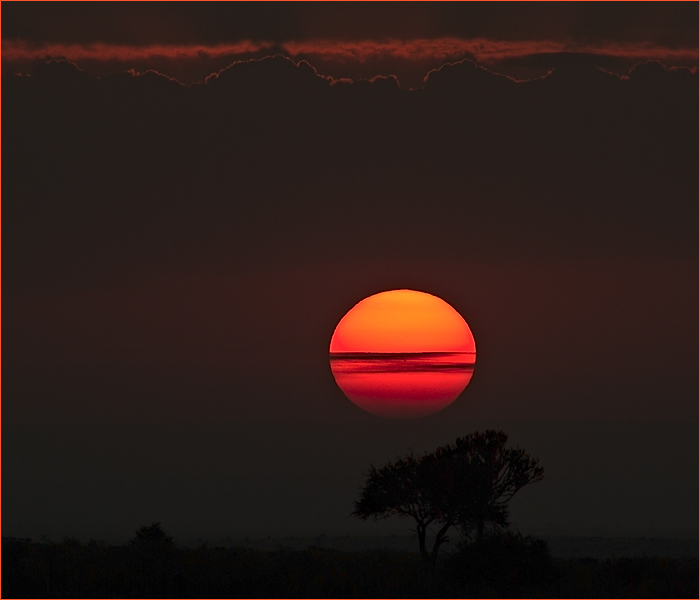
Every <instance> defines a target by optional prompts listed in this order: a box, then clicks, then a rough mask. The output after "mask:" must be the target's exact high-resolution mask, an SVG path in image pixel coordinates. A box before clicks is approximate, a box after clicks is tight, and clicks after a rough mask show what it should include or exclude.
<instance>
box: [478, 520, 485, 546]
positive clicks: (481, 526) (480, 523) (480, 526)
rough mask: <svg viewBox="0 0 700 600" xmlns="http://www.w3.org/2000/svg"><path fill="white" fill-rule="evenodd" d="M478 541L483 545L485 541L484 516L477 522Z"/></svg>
mask: <svg viewBox="0 0 700 600" xmlns="http://www.w3.org/2000/svg"><path fill="white" fill-rule="evenodd" d="M476 543H477V544H478V545H479V546H481V545H482V544H483V543H484V518H483V517H479V520H478V521H477V522H476Z"/></svg>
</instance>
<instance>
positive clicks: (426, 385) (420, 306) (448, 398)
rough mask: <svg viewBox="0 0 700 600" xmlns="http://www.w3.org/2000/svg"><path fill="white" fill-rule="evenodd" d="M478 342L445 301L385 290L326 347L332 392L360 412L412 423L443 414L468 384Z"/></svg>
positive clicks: (355, 310) (356, 309) (357, 309)
mask: <svg viewBox="0 0 700 600" xmlns="http://www.w3.org/2000/svg"><path fill="white" fill-rule="evenodd" d="M475 362H476V344H475V342H474V336H473V335H472V332H471V329H470V328H469V325H467V322H466V321H465V320H464V319H463V318H462V316H461V315H460V314H459V313H458V312H457V311H456V310H455V309H454V308H452V306H450V305H449V304H448V303H447V302H445V301H444V300H442V299H441V298H438V297H437V296H433V295H432V294H428V293H426V292H418V291H415V290H391V291H388V292H381V293H379V294H374V295H373V296H369V297H368V298H365V299H364V300H362V301H360V302H358V303H357V304H356V305H355V306H353V307H352V308H351V309H350V311H348V313H347V314H346V315H345V316H344V317H343V318H342V319H341V320H340V322H339V323H338V325H337V327H336V328H335V331H334V332H333V336H332V337H331V344H330V367H331V372H332V373H333V377H334V378H335V381H336V383H337V384H338V387H339V388H340V389H341V390H342V391H343V393H344V394H345V396H346V397H347V398H348V399H349V400H351V401H352V402H353V403H354V404H355V405H357V406H359V407H360V408H361V409H363V410H365V411H367V412H369V413H372V414H374V415H377V416H380V417H387V418H392V419H411V418H418V417H425V416H428V415H431V414H433V413H436V412H439V411H441V410H442V409H443V408H445V407H447V406H449V405H450V404H452V402H454V401H455V400H456V399H457V398H458V397H459V395H460V394H461V393H462V392H463V391H464V389H465V388H466V387H467V385H468V384H469V382H470V381H471V378H472V375H473V373H474V364H475Z"/></svg>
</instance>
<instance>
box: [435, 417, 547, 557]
mask: <svg viewBox="0 0 700 600" xmlns="http://www.w3.org/2000/svg"><path fill="white" fill-rule="evenodd" d="M507 441H508V436H507V435H506V434H505V433H504V432H502V431H494V430H489V431H485V432H484V433H479V432H478V431H477V432H475V433H473V434H471V435H468V436H466V437H463V438H458V439H457V440H456V441H455V443H454V444H450V445H447V446H443V447H441V448H438V449H437V450H436V451H435V452H434V453H433V454H432V455H429V456H430V458H431V460H433V461H434V462H435V463H436V464H437V465H440V467H439V469H438V473H440V476H441V479H440V480H439V481H438V482H437V483H438V485H439V489H440V490H441V492H440V497H441V498H442V499H443V502H445V503H446V506H445V507H444V509H443V510H445V512H449V513H450V514H454V515H456V516H455V518H454V520H455V522H456V523H458V524H459V526H460V527H461V528H462V531H463V532H464V534H465V535H466V536H468V535H469V534H470V533H471V532H472V531H476V539H477V542H478V543H481V542H483V538H484V526H485V525H486V523H492V524H494V525H496V526H507V525H508V506H507V503H508V501H509V500H510V499H511V498H512V497H513V496H514V495H515V494H516V493H517V492H518V491H519V490H520V489H522V488H523V487H524V486H526V485H528V484H531V483H537V482H538V481H541V480H542V479H543V478H544V468H542V467H540V466H539V459H538V458H532V457H530V456H529V455H528V454H527V453H526V452H525V451H524V450H522V449H520V448H507V447H506V442H507Z"/></svg>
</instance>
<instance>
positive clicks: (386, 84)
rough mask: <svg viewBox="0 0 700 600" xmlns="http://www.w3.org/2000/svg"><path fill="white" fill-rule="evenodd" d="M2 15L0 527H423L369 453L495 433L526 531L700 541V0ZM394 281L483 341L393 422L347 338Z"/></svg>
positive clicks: (242, 530)
mask: <svg viewBox="0 0 700 600" xmlns="http://www.w3.org/2000/svg"><path fill="white" fill-rule="evenodd" d="M319 4H320V6H319ZM2 17H3V18H2V90H3V96H2V100H3V116H4V117H5V118H4V131H3V133H4V140H3V141H4V145H3V149H4V153H3V154H4V156H3V158H4V160H3V170H2V172H3V176H4V177H3V188H2V192H3V194H2V200H3V209H4V210H3V213H4V214H3V216H4V227H3V250H4V261H3V267H4V268H3V271H4V273H3V275H4V277H3V284H4V286H3V291H4V297H3V300H4V302H3V308H4V316H5V319H4V323H3V325H4V331H3V334H4V335H3V350H4V367H5V369H4V374H5V378H4V387H3V392H4V393H3V395H2V409H3V410H2V416H3V426H2V450H3V456H4V461H3V467H4V472H3V475H4V477H3V482H4V483H5V486H4V492H5V493H4V494H3V536H8V535H14V536H18V537H25V536H26V537H33V538H34V539H40V538H41V536H43V535H47V536H48V537H49V538H51V539H55V540H60V539H62V537H63V536H74V537H78V538H82V539H85V540H87V539H89V538H95V539H106V540H111V541H125V540H126V539H128V538H129V537H130V536H132V535H133V532H134V531H135V530H136V529H137V528H138V527H140V526H141V525H147V524H150V523H152V522H154V521H160V522H161V523H162V525H163V527H164V528H165V530H166V531H167V532H168V533H170V534H171V535H173V536H174V537H175V539H176V540H178V539H182V540H184V539H194V538H201V539H212V540H213V539H222V538H225V537H227V536H231V537H234V538H236V537H241V536H250V537H266V536H273V537H282V536H286V535H296V536H301V535H319V534H321V533H323V534H326V535H345V534H349V535H374V534H383V533H386V532H391V533H410V532H409V527H410V524H409V523H407V522H402V521H391V520H390V521H387V522H379V523H373V522H362V521H359V520H357V519H353V518H352V517H350V516H349V515H350V513H351V511H352V509H353V506H352V504H353V501H354V500H355V499H357V498H358V497H359V489H360V486H361V484H362V483H363V477H364V474H365V473H366V472H367V469H368V467H369V465H370V463H372V464H374V465H376V466H380V465H382V464H384V463H386V462H388V461H390V460H392V459H394V458H395V457H396V456H398V455H403V454H405V453H407V452H408V451H409V449H412V450H414V451H416V452H419V453H420V452H424V451H431V450H433V449H435V448H437V447H438V446H441V445H444V444H447V443H451V442H453V441H454V440H455V438H457V437H461V436H464V435H467V434H469V433H471V432H473V431H476V430H484V429H487V428H488V429H501V430H503V431H505V432H506V433H508V434H509V440H510V443H511V444H513V445H517V446H520V447H522V448H524V449H525V450H526V451H528V452H529V453H531V454H532V455H534V456H538V457H539V458H540V461H541V465H542V466H543V467H544V469H545V479H544V480H543V481H542V482H540V483H538V484H537V485H533V486H529V487H527V488H525V489H523V490H522V491H521V492H519V494H518V495H517V496H516V497H515V498H514V499H513V500H512V501H511V504H510V506H511V517H512V521H513V523H514V525H515V526H516V527H518V528H519V529H521V530H522V531H523V532H535V533H537V532H540V533H548V534H557V533H561V534H563V533H577V534H581V535H606V536H613V535H624V536H647V537H649V536H656V535H658V536H692V537H694V536H697V531H698V520H697V519H698V516H697V515H698V512H697V507H698V428H697V423H698V404H697V362H696V359H697V338H696V333H695V332H696V325H697V320H696V318H697V317H696V315H697V313H696V307H697V272H698V264H697V241H698V238H697V222H698V220H697V217H698V213H697V210H698V204H697V158H698V154H697V152H698V139H697V131H698V121H697V114H698V113H697V106H698V73H697V66H698V64H697V63H698V59H697V57H698V51H697V48H698V33H697V27H696V24H697V20H698V6H697V3H536V4H531V3H515V4H513V3H440V2H435V3H422V2H416V3H362V4H354V3H353V4H352V5H348V4H346V3H294V2H291V3H245V2H241V3H211V4H210V3H172V4H170V3H150V2H140V3H109V2H101V3H78V4H74V5H70V6H69V5H68V4H67V3H62V2H52V3H26V2H22V3H20V2H15V3H7V2H5V3H3V4H2ZM403 288H408V289H415V290H419V291H424V292H428V293H430V294H433V295H436V296H438V297H440V298H442V299H444V300H445V301H446V302H448V303H449V304H450V305H451V306H453V307H454V308H455V309H456V310H457V311H458V312H459V313H460V314H461V315H462V316H463V317H464V318H465V319H466V321H467V322H468V323H469V327H470V329H471V331H472V332H473V334H474V338H475V340H476V346H477V352H478V354H477V364H476V368H475V371H474V376H473V378H472V381H471V383H470V384H469V386H468V387H467V389H466V391H465V392H464V393H463V394H462V396H461V397H460V398H458V399H457V400H456V401H455V402H454V403H453V404H452V405H450V406H449V407H447V408H446V409H444V410H443V411H441V412H439V413H436V414H434V415H431V416H429V417H425V418H421V419H414V420H391V419H382V418H380V417H376V416H374V415H371V414H368V413H365V412H363V411H362V410H360V409H359V408H358V407H356V406H355V405H354V404H353V403H351V402H350V401H349V400H348V399H346V398H345V397H344V396H343V394H342V392H341V391H340V390H339V389H338V387H337V386H336V384H335V382H334V380H333V377H332V374H331V371H330V368H329V365H328V349H329V343H330V339H331V335H332V333H333V331H334V328H335V326H336V325H337V323H338V322H339V321H340V319H341V318H342V317H343V315H344V314H345V313H346V312H347V311H348V310H349V309H350V308H351V307H352V306H354V305H355V304H356V303H357V302H359V301H360V300H362V299H363V298H365V297H367V296H369V295H371V294H375V293H378V292H381V291H385V290H390V289H403Z"/></svg>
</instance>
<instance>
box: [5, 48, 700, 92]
mask: <svg viewBox="0 0 700 600" xmlns="http://www.w3.org/2000/svg"><path fill="white" fill-rule="evenodd" d="M275 53H281V54H285V55H287V56H289V57H292V58H295V59H300V58H304V59H307V60H309V61H310V62H312V63H313V64H315V65H316V66H317V68H318V69H319V70H320V71H321V72H323V73H324V74H325V75H330V76H333V77H334V78H341V77H351V78H358V77H362V78H365V79H370V78H371V77H373V76H375V75H391V74H393V75H399V79H402V83H403V85H404V87H415V86H416V85H418V84H419V83H420V80H421V78H422V77H423V76H424V75H425V73H426V72H427V71H428V70H429V69H434V68H437V67H439V66H440V65H442V64H443V63H446V62H454V61H457V60H461V59H464V58H469V59H472V60H474V61H475V62H477V63H480V64H483V65H484V66H488V67H490V68H492V69H493V70H496V71H498V70H499V69H501V71H502V72H506V73H508V74H510V72H511V71H512V66H513V65H519V66H520V67H521V68H522V67H523V66H540V67H541V68H551V67H552V66H554V65H553V64H552V62H553V59H552V57H553V56H556V55H557V54H561V53H576V54H587V55H589V56H592V57H596V60H599V61H601V62H602V63H605V64H614V63H616V62H617V63H621V64H623V65H624V66H623V67H622V68H623V69H624V70H628V69H629V67H630V66H631V64H629V61H634V62H639V61H641V60H649V59H656V60H661V61H662V62H664V63H665V64H669V65H679V66H697V49H696V48H684V47H681V48H672V47H668V46H663V45H659V44H651V43H647V42H644V43H640V42H628V43H619V42H606V41H598V42H588V43H582V42H572V41H561V40H494V39H487V38H471V39H463V38H457V37H443V38H434V39H428V38H423V39H407V40H401V39H385V40H337V39H325V40H324V39H306V40H300V41H286V42H281V43H275V42H272V41H262V40H255V41H254V40H241V41H237V42H234V43H220V44H210V45H207V44H174V45H167V44H154V45H128V44H106V43H88V44H61V43H29V42H26V41H22V40H3V42H2V60H3V62H4V63H5V64H7V65H10V66H11V68H14V67H12V65H18V66H19V67H20V68H21V67H22V65H25V64H26V63H27V61H35V60H40V59H45V58H46V57H65V58H68V59H70V60H72V61H74V62H77V63H78V64H81V63H85V64H87V65H89V66H90V69H91V71H93V72H95V73H96V74H97V73H98V72H99V70H100V69H99V64H100V63H101V64H102V65H103V66H102V70H103V71H104V69H105V68H106V67H107V68H108V69H112V70H113V69H114V68H115V67H116V66H117V65H121V70H127V69H129V68H139V69H142V70H145V68H148V65H149V63H150V65H151V67H150V68H156V69H157V70H162V71H163V72H166V73H167V74H169V75H171V76H173V77H176V78H178V79H181V80H183V82H184V83H192V82H193V81H198V80H203V79H204V78H205V77H206V76H207V75H208V74H209V73H210V72H212V71H218V70H219V69H220V68H222V66H223V65H221V64H220V61H222V60H226V61H228V62H229V63H230V62H234V61H239V60H245V59H249V58H261V57H262V56H264V55H265V54H275ZM183 63H187V64H186V65H184V66H183ZM601 66H604V64H603V65H601ZM509 67H510V68H509ZM207 69H211V70H210V71H207ZM618 71H619V69H618ZM195 73H198V75H195ZM514 73H516V74H517V72H514ZM188 79H189V80H188Z"/></svg>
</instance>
